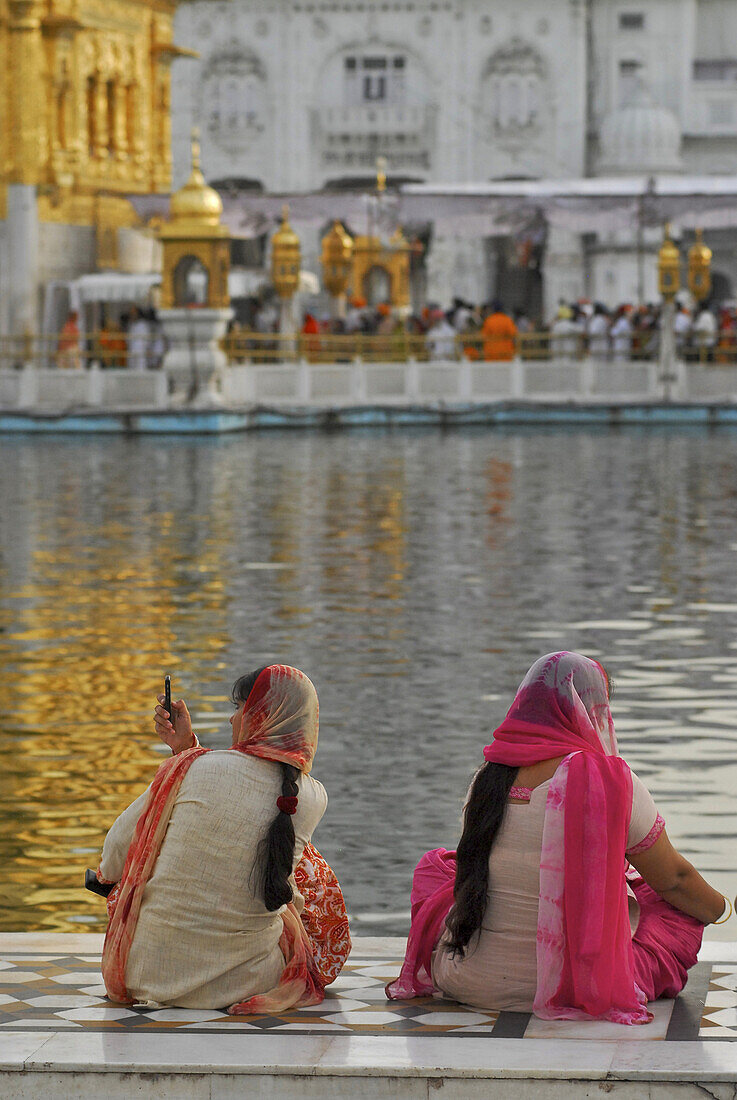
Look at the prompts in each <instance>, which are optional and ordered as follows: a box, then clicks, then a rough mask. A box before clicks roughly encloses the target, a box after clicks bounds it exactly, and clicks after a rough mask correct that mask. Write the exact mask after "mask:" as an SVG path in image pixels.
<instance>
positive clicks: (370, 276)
mask: <svg viewBox="0 0 737 1100" xmlns="http://www.w3.org/2000/svg"><path fill="white" fill-rule="evenodd" d="M363 294H364V297H365V298H366V300H367V302H368V304H369V305H370V306H372V307H373V306H378V304H379V302H390V301H391V297H392V279H391V275H390V274H389V272H388V271H387V270H386V268H385V267H381V266H380V265H379V264H374V265H373V267H370V268H369V269H368V271H367V272H366V274H365V275H364V278H363Z"/></svg>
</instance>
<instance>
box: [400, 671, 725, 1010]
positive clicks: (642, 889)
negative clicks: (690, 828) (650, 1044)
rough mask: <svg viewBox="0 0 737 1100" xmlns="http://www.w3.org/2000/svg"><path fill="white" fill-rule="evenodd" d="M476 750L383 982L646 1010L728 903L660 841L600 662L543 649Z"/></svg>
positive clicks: (679, 979)
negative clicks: (450, 834) (449, 843)
mask: <svg viewBox="0 0 737 1100" xmlns="http://www.w3.org/2000/svg"><path fill="white" fill-rule="evenodd" d="M484 757H485V759H486V764H484V765H482V767H481V768H480V769H479V771H478V772H477V774H476V777H475V778H474V781H473V784H472V786H471V789H470V791H469V795H468V798H467V801H466V806H465V810H464V829H463V835H462V838H461V841H460V843H459V846H458V852H457V853H454V852H448V851H445V849H437V850H435V851H433V852H428V853H426V855H424V856H423V857H422V859H421V860H420V862H419V864H418V866H417V868H416V871H415V877H414V881H413V889H412V925H411V930H410V936H409V940H408V945H407V952H406V956H405V961H404V966H403V967H402V972H401V974H400V976H399V978H397V980H396V981H394V982H392V983H390V985H389V986H387V996H388V997H390V998H392V999H396V998H404V997H416V996H426V995H428V994H431V993H434V992H438V991H441V992H443V993H445V994H446V995H447V996H451V997H453V998H455V999H457V1000H461V1001H465V1002H467V1003H471V1004H476V1005H480V1006H482V1007H486V1008H497V1009H513V1010H519V1011H524V1010H527V1011H529V1010H530V1009H532V1010H533V1011H534V1012H535V1014H536V1015H538V1016H540V1017H543V1018H546V1019H586V1018H590V1019H606V1020H611V1021H613V1022H615V1023H621V1024H643V1023H647V1022H648V1021H649V1020H650V1019H651V1018H652V1017H651V1015H650V1013H649V1012H648V1010H647V1002H648V1001H652V1000H655V999H656V998H657V997H659V996H670V997H674V996H676V995H677V993H678V992H680V990H681V989H682V988H683V986H684V985H685V983H686V978H687V971H688V969H689V968H690V967H691V966H693V965H694V963H695V962H696V956H697V951H698V949H699V946H700V944H701V937H702V932H703V927H704V924H705V923H709V922H711V921H715V920H717V919H718V918H719V917H720V916H721V915H722V914H723V912H724V911H725V907H726V903H725V899H724V897H723V896H722V895H721V894H719V893H717V891H715V890H713V889H712V888H711V887H710V886H709V885H708V884H707V883H706V882H705V881H704V880H703V879H702V878H701V876H700V875H699V874H698V872H697V871H696V870H695V869H694V868H693V867H692V866H691V864H690V863H688V861H687V860H685V859H684V858H683V857H682V856H680V855H679V853H678V852H676V851H675V849H674V848H673V847H672V846H671V844H670V841H669V840H668V837H667V834H666V832H665V829H664V822H663V819H662V818H661V817H660V815H659V814H658V813H657V811H656V809H655V806H654V803H653V802H652V799H651V798H650V796H649V794H648V793H647V791H646V789H645V788H644V787H643V785H642V783H641V782H640V780H639V779H638V778H637V777H636V776H635V775H634V773H632V772H631V771H630V769H629V767H628V766H627V764H626V763H625V761H624V760H623V759H622V758H621V757H620V756H618V755H617V745H616V738H615V733H614V724H613V721H612V716H611V711H610V708H609V683H608V679H607V676H606V673H605V672H604V670H603V669H602V667H601V666H600V665H599V664H598V663H597V662H596V661H592V660H589V659H588V658H586V657H583V656H582V655H581V654H578V653H551V654H548V655H547V656H545V657H541V658H540V659H539V660H538V661H536V662H535V664H534V665H533V666H532V668H531V669H530V671H529V672H528V673H527V675H526V676H525V678H524V680H523V681H522V684H521V685H520V688H519V690H518V692H517V695H516V697H515V699H514V702H513V704H512V706H511V708H510V710H509V712H508V714H507V716H506V718H505V720H504V721H503V722H502V724H501V725H500V726H499V727H498V729H497V730H496V731H495V732H494V739H493V741H492V744H491V745H489V746H487V748H486V749H485V750H484ZM631 865H632V866H631ZM638 872H639V873H638Z"/></svg>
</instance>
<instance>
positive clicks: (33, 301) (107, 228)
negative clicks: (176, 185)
mask: <svg viewBox="0 0 737 1100" xmlns="http://www.w3.org/2000/svg"><path fill="white" fill-rule="evenodd" d="M175 7H176V2H175V0H0V10H1V11H2V20H0V60H1V63H2V68H3V71H4V72H5V74H6V79H5V81H4V82H3V90H2V92H0V97H2V102H0V148H2V151H3V155H2V162H1V164H0V219H2V224H0V331H2V332H8V331H13V332H16V333H23V332H33V331H38V330H39V326H40V323H41V313H42V288H43V287H44V286H45V285H46V284H48V283H49V282H53V281H61V282H63V281H64V280H69V279H72V278H74V277H75V276H76V275H81V274H83V273H86V272H90V271H95V270H121V269H122V270H128V271H135V270H143V269H145V268H146V267H147V266H150V257H151V241H150V239H149V238H147V237H145V236H144V235H143V234H141V233H137V232H136V228H135V227H136V225H137V218H136V215H135V212H134V210H133V208H132V206H131V205H130V203H129V202H128V201H127V199H126V196H127V195H130V194H151V193H152V192H168V190H169V187H170V177H171V135H170V62H171V60H172V58H173V57H175V56H178V55H182V54H191V51H185V50H179V49H178V48H177V47H176V46H174V44H173V43H172V21H173V15H174V10H175ZM147 261H149V262H148V264H147Z"/></svg>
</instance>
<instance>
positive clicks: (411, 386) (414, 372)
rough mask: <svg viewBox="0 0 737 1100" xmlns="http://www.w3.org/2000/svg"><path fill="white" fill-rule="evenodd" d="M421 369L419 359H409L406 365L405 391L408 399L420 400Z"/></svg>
mask: <svg viewBox="0 0 737 1100" xmlns="http://www.w3.org/2000/svg"><path fill="white" fill-rule="evenodd" d="M420 370H421V367H420V364H419V361H418V360H417V359H408V360H407V362H406V363H405V365H404V392H405V395H406V397H407V400H408V401H412V402H417V401H419V400H420Z"/></svg>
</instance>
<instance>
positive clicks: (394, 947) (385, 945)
mask: <svg viewBox="0 0 737 1100" xmlns="http://www.w3.org/2000/svg"><path fill="white" fill-rule="evenodd" d="M406 946H407V937H406V936H354V937H353V950H352V951H351V954H350V955H349V958H348V961H349V962H353V960H354V958H356V959H375V958H380V959H392V958H404V949H405V947H406Z"/></svg>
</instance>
